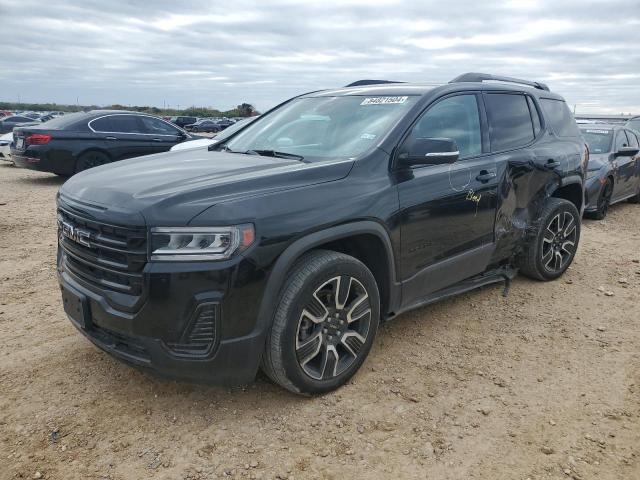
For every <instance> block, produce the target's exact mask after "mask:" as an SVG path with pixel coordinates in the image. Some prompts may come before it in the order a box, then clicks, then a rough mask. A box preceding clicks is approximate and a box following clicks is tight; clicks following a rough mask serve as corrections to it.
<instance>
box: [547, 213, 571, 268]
mask: <svg viewBox="0 0 640 480" xmlns="http://www.w3.org/2000/svg"><path fill="white" fill-rule="evenodd" d="M577 234H578V230H577V225H576V219H575V218H574V216H573V215H572V214H571V213H569V212H559V213H557V214H556V215H555V216H554V217H553V218H552V219H551V221H550V222H549V223H548V224H547V228H546V229H545V232H544V236H543V237H542V265H544V268H545V269H547V270H548V271H550V272H554V273H555V272H559V271H561V270H562V269H563V268H564V267H565V266H566V265H567V264H568V263H569V261H570V260H571V257H572V256H573V254H574V253H575V251H576V238H577Z"/></svg>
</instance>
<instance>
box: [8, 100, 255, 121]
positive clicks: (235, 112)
mask: <svg viewBox="0 0 640 480" xmlns="http://www.w3.org/2000/svg"><path fill="white" fill-rule="evenodd" d="M99 109H107V110H130V111H133V112H141V113H149V114H152V115H160V116H167V117H170V116H176V115H188V116H192V117H251V116H253V115H258V114H259V112H258V111H256V109H255V108H254V107H253V105H251V104H250V103H242V104H240V105H238V106H237V107H236V108H232V109H231V110H226V111H222V110H218V109H215V108H206V107H189V108H185V109H181V110H178V109H176V108H158V107H148V106H144V107H141V106H137V105H134V106H130V105H129V106H125V105H119V104H113V105H108V106H98V105H60V104H57V103H16V102H0V110H10V111H14V110H21V111H34V112H67V113H71V112H86V111H89V110H99Z"/></svg>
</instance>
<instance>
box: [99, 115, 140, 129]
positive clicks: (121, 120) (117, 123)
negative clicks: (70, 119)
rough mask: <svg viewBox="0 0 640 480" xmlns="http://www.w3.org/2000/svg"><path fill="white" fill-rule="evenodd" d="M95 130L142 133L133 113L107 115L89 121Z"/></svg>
mask: <svg viewBox="0 0 640 480" xmlns="http://www.w3.org/2000/svg"><path fill="white" fill-rule="evenodd" d="M89 124H90V125H91V128H93V129H94V130H95V131H96V132H105V133H143V132H142V128H141V125H140V123H139V122H138V117H136V116H135V115H109V116H107V117H102V118H97V119H95V120H92V121H91V122H89Z"/></svg>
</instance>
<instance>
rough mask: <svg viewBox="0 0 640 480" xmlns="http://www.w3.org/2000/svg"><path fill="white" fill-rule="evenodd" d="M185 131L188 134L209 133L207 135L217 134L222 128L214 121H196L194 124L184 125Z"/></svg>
mask: <svg viewBox="0 0 640 480" xmlns="http://www.w3.org/2000/svg"><path fill="white" fill-rule="evenodd" d="M184 129H185V130H188V131H190V132H194V133H196V132H209V133H217V132H219V131H220V130H222V127H221V126H220V125H218V122H216V121H215V120H209V119H206V118H204V119H202V120H198V121H197V122H196V123H192V124H191V125H185V126H184Z"/></svg>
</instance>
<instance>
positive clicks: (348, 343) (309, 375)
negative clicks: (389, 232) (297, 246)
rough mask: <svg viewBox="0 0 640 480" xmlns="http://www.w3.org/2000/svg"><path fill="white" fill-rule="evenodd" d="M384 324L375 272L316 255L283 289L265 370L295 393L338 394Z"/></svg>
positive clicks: (344, 258) (332, 255)
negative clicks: (336, 390)
mask: <svg viewBox="0 0 640 480" xmlns="http://www.w3.org/2000/svg"><path fill="white" fill-rule="evenodd" d="M379 320H380V297H379V294H378V287H377V285H376V282H375V279H374V277H373V275H372V273H371V272H370V271H369V269H368V268H367V267H366V266H365V265H364V264H363V263H362V262H360V261H359V260H357V259H355V258H353V257H350V256H348V255H344V254H342V253H337V252H331V251H326V250H318V251H314V252H311V253H309V254H307V255H305V256H304V257H302V258H301V259H300V261H298V262H297V264H296V265H295V267H294V268H293V270H292V271H291V273H290V275H289V277H288V278H287V280H286V283H285V285H284V287H283V289H282V292H281V296H280V301H279V303H278V307H277V310H276V313H275V318H274V322H273V326H272V328H271V330H270V332H269V334H268V336H267V343H266V349H265V355H264V358H263V362H262V369H263V370H264V372H265V373H266V374H267V375H268V376H269V377H270V378H271V379H272V380H273V381H274V382H276V383H278V384H279V385H281V386H282V387H284V388H286V389H287V390H290V391H292V392H295V393H302V394H318V393H324V392H328V391H331V390H334V389H336V388H338V387H340V386H341V385H343V384H344V383H346V382H347V381H348V380H349V378H351V376H352V375H353V374H354V373H355V372H356V371H357V370H358V369H359V368H360V365H362V362H363V361H364V359H365V358H366V356H367V354H368V353H369V350H370V349H371V345H372V344H373V339H374V337H375V335H376V331H377V329H378V322H379Z"/></svg>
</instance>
